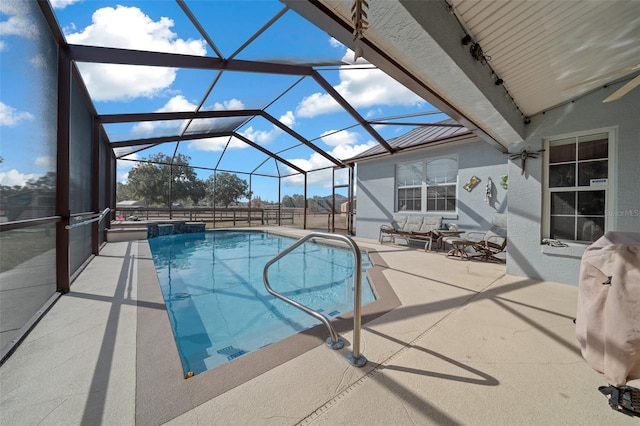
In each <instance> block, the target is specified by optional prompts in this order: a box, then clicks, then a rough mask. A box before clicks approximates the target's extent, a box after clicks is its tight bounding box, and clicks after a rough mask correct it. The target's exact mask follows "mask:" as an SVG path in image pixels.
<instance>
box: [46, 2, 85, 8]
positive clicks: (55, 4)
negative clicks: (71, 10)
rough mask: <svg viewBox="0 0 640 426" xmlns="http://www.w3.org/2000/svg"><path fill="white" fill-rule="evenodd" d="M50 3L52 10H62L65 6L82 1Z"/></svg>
mask: <svg viewBox="0 0 640 426" xmlns="http://www.w3.org/2000/svg"><path fill="white" fill-rule="evenodd" d="M50 1H51V6H52V7H53V8H54V9H64V8H65V7H67V6H70V5H72V4H74V3H77V2H79V1H82V0H50Z"/></svg>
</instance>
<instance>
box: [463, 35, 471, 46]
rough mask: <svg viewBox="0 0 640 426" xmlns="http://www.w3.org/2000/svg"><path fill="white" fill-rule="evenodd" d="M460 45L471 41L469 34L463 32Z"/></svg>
mask: <svg viewBox="0 0 640 426" xmlns="http://www.w3.org/2000/svg"><path fill="white" fill-rule="evenodd" d="M461 42H462V45H463V46H466V45H468V44H469V43H471V36H470V35H469V34H465V35H464V37H462V41H461Z"/></svg>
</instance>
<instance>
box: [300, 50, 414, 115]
mask: <svg viewBox="0 0 640 426" xmlns="http://www.w3.org/2000/svg"><path fill="white" fill-rule="evenodd" d="M350 57H353V51H351V50H349V49H347V53H346V54H345V55H344V57H343V58H342V60H343V61H345V62H347V63H353V61H352V60H351V59H349V58H350ZM357 63H358V64H360V63H363V64H366V62H363V60H362V59H358V62H357ZM339 77H340V83H339V84H338V85H336V86H334V88H335V89H336V91H337V92H338V93H339V94H340V95H341V96H342V97H343V98H345V99H346V100H347V101H348V102H349V103H350V104H351V105H353V106H354V107H355V108H368V107H373V106H378V105H416V104H421V103H424V100H423V99H422V98H420V97H419V96H417V95H416V94H415V93H413V92H411V91H410V90H409V89H407V88H406V87H404V86H403V85H402V84H400V83H398V82H397V81H396V80H394V79H393V78H391V77H389V76H388V75H386V74H385V73H384V72H382V71H381V70H379V69H377V68H371V69H353V68H351V67H349V66H344V67H341V68H340V71H339ZM339 110H340V105H338V103H337V102H336V101H334V100H333V98H332V97H331V96H329V95H328V94H323V93H314V94H312V95H310V96H307V97H306V98H304V99H303V100H302V101H301V102H300V104H299V105H298V107H297V109H296V114H297V115H298V116H299V117H307V118H310V117H315V116H318V115H321V114H329V113H332V112H335V111H339Z"/></svg>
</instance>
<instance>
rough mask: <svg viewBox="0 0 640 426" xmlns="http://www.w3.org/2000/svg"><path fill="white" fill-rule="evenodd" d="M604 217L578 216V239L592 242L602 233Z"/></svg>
mask: <svg viewBox="0 0 640 426" xmlns="http://www.w3.org/2000/svg"><path fill="white" fill-rule="evenodd" d="M603 230H604V217H602V216H600V217H597V216H591V217H579V218H578V231H579V233H578V239H579V240H581V241H588V242H594V241H595V240H597V239H598V238H600V237H602V236H603V235H604V231H603Z"/></svg>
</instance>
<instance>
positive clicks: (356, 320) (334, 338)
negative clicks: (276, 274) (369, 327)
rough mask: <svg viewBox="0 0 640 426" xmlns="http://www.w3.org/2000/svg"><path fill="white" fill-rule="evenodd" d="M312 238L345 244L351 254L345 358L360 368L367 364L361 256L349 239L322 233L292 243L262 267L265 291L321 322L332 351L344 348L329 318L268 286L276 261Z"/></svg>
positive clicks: (312, 234) (315, 233) (343, 236)
mask: <svg viewBox="0 0 640 426" xmlns="http://www.w3.org/2000/svg"><path fill="white" fill-rule="evenodd" d="M312 238H324V239H328V240H338V241H342V242H344V243H346V244H347V245H348V246H349V247H350V248H351V251H352V252H353V256H354V258H355V265H354V268H355V270H354V281H355V283H354V289H355V290H354V291H355V294H354V298H353V351H352V352H351V353H349V355H348V356H347V360H348V361H349V362H350V363H351V364H352V365H354V366H356V367H362V366H363V365H365V364H366V363H367V358H365V356H364V355H362V354H361V353H360V332H361V328H362V318H361V314H360V309H361V306H360V305H361V303H362V255H361V254H360V248H359V247H358V245H357V244H356V243H355V241H353V240H352V239H351V238H350V237H347V236H345V235H337V234H327V233H324V232H312V233H310V234H307V235H306V236H304V237H302V238H300V239H299V240H298V241H296V242H295V243H293V244H292V245H291V246H290V247H288V248H286V249H285V250H283V251H282V252H280V253H279V254H278V255H277V256H276V257H274V258H273V259H271V260H270V261H268V262H267V264H266V265H265V266H264V271H263V273H262V279H263V280H264V286H265V287H266V289H267V291H268V292H269V293H271V294H273V295H274V296H276V297H277V298H279V299H281V300H284V301H285V302H287V303H289V304H290V305H292V306H295V307H296V308H298V309H300V310H301V311H304V312H306V313H307V314H309V315H311V316H312V317H314V318H316V319H317V320H319V321H321V322H322V323H323V324H324V325H325V326H326V327H327V329H328V330H329V338H327V345H328V346H329V347H330V348H332V349H341V348H342V347H343V346H344V340H343V339H342V337H340V336H338V333H336V330H335V328H333V325H331V322H330V321H329V318H327V317H326V316H324V315H322V314H321V313H320V312H317V311H314V310H313V309H310V308H308V307H307V306H305V305H303V304H301V303H298V302H296V301H295V300H291V299H289V298H288V297H287V296H285V295H283V294H280V293H278V292H277V291H275V290H273V289H272V288H271V285H269V277H268V274H269V273H268V270H269V267H270V266H271V265H273V264H274V263H276V262H277V261H278V260H280V259H282V258H283V257H284V256H286V255H287V254H289V253H290V252H292V251H293V250H295V249H296V248H298V247H299V246H301V245H302V244H304V243H305V242H307V241H308V240H310V239H312Z"/></svg>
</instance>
